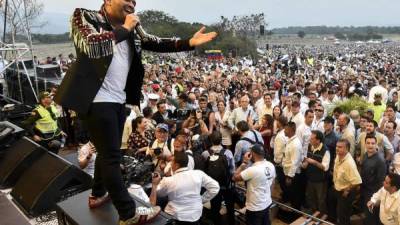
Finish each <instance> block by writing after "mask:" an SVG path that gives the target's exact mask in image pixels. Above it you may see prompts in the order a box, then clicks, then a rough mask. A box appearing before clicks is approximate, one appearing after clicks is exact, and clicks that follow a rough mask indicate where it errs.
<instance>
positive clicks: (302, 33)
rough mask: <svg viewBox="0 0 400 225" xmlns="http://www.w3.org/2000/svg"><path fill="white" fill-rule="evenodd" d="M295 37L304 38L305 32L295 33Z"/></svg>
mask: <svg viewBox="0 0 400 225" xmlns="http://www.w3.org/2000/svg"><path fill="white" fill-rule="evenodd" d="M297 36H298V37H299V38H304V37H305V36H306V32H304V31H302V30H301V31H299V32H297Z"/></svg>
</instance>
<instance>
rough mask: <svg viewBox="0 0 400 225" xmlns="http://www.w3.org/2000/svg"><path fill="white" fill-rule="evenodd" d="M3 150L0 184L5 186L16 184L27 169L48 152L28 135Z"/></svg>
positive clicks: (0, 164)
mask: <svg viewBox="0 0 400 225" xmlns="http://www.w3.org/2000/svg"><path fill="white" fill-rule="evenodd" d="M1 151H4V157H2V159H1V160H0V186H2V187H3V188H5V187H11V186H14V185H15V183H17V181H18V179H19V178H20V177H21V175H22V174H23V173H24V172H25V170H27V169H28V168H29V167H30V166H31V165H32V164H33V163H34V162H35V160H37V159H38V158H39V157H40V156H41V155H43V154H45V153H46V150H45V149H44V148H42V147H41V146H40V145H38V144H36V143H35V142H33V141H31V140H30V139H28V138H26V137H23V138H21V139H20V140H18V141H16V142H14V143H13V144H12V145H11V147H9V148H7V149H4V150H1Z"/></svg>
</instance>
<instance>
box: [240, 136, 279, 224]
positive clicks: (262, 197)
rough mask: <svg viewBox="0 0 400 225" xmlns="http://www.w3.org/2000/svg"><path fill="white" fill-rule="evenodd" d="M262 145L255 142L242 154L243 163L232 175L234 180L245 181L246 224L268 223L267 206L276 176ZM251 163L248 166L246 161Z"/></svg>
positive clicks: (270, 201) (270, 200)
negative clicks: (248, 150) (266, 158)
mask: <svg viewBox="0 0 400 225" xmlns="http://www.w3.org/2000/svg"><path fill="white" fill-rule="evenodd" d="M264 156H265V151H264V147H263V146H262V145H260V144H255V145H253V146H252V147H251V148H250V152H247V153H246V154H245V156H244V160H243V163H242V164H241V165H240V166H239V168H237V170H236V171H235V174H234V176H233V180H234V181H246V182H247V191H246V224H248V225H269V224H271V221H270V219H269V207H270V205H271V204H272V199H271V188H272V184H273V181H274V179H275V177H276V173H275V167H274V165H273V164H272V163H270V162H268V161H266V160H265V158H264ZM250 161H252V162H253V164H252V165H251V166H250V167H248V168H247V169H246V167H247V165H248V163H249V162H250Z"/></svg>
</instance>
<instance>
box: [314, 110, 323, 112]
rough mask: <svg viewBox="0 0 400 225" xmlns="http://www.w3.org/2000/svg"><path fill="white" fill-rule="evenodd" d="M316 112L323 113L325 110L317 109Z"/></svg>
mask: <svg viewBox="0 0 400 225" xmlns="http://www.w3.org/2000/svg"><path fill="white" fill-rule="evenodd" d="M314 111H316V112H323V111H324V110H323V109H315V110H314Z"/></svg>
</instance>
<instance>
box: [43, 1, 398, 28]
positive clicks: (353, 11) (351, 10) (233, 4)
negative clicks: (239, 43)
mask: <svg viewBox="0 0 400 225" xmlns="http://www.w3.org/2000/svg"><path fill="white" fill-rule="evenodd" d="M41 1H43V2H44V4H45V12H57V13H64V14H68V15H69V14H71V13H72V11H73V9H74V8H76V7H82V8H88V9H98V8H99V6H100V5H101V3H102V0H41ZM136 8H137V10H138V11H142V10H146V9H156V10H162V11H164V12H167V13H169V14H170V15H173V16H175V17H176V18H177V19H179V20H182V21H187V22H202V23H206V24H210V23H213V22H216V21H218V19H219V18H220V16H222V15H223V16H226V17H230V18H231V17H232V16H233V15H245V14H251V13H261V12H264V13H265V14H266V19H267V22H268V23H269V24H270V28H275V27H286V26H307V25H329V26H336V25H339V26H343V25H346V26H347V25H354V26H365V25H377V26H396V25H400V13H399V10H400V0H198V1H194V0H137V7H136Z"/></svg>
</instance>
